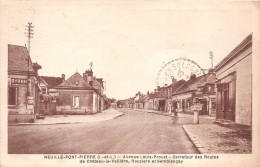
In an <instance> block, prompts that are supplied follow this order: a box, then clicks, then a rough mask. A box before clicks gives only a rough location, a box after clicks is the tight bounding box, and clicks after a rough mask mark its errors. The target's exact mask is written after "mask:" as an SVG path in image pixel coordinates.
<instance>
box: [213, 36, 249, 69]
mask: <svg viewBox="0 0 260 167" xmlns="http://www.w3.org/2000/svg"><path fill="white" fill-rule="evenodd" d="M248 44H251V45H252V33H251V34H249V35H248V36H247V37H246V38H245V39H244V40H243V41H242V42H241V43H240V44H239V45H238V46H237V47H235V48H234V49H233V50H232V51H231V52H230V53H229V54H228V55H227V56H226V57H225V58H224V59H223V60H222V61H220V62H219V63H218V64H217V65H216V66H215V68H214V71H218V70H219V69H220V68H221V67H222V66H223V65H225V64H226V63H227V62H229V61H230V59H232V58H233V57H234V56H236V55H237V53H238V52H239V51H240V50H241V49H242V48H244V47H245V46H247V45H248Z"/></svg>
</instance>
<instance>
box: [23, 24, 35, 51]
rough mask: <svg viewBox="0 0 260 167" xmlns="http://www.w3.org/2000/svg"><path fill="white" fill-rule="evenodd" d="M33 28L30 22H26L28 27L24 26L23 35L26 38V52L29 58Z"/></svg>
mask: <svg viewBox="0 0 260 167" xmlns="http://www.w3.org/2000/svg"><path fill="white" fill-rule="evenodd" d="M33 27H34V26H32V22H28V26H26V29H25V31H26V32H25V34H26V37H27V38H28V52H29V56H30V48H31V38H33V34H34V33H33Z"/></svg>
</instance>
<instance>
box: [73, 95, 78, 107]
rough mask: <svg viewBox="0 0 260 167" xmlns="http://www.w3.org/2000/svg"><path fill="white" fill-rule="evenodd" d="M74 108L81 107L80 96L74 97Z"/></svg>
mask: <svg viewBox="0 0 260 167" xmlns="http://www.w3.org/2000/svg"><path fill="white" fill-rule="evenodd" d="M73 107H79V96H73Z"/></svg>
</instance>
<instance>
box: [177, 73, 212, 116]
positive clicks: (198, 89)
mask: <svg viewBox="0 0 260 167" xmlns="http://www.w3.org/2000/svg"><path fill="white" fill-rule="evenodd" d="M215 81H216V77H215V74H214V73H213V70H209V72H208V73H207V74H204V75H202V76H198V77H196V75H195V74H193V75H191V76H190V79H189V80H188V81H186V82H184V83H183V84H182V86H181V87H179V88H178V89H177V90H176V91H175V92H173V94H172V100H173V102H174V106H175V108H177V112H185V113H192V112H193V111H192V108H191V106H192V105H193V104H194V103H200V104H202V110H201V111H200V114H205V115H211V114H213V113H214V103H216V93H215Z"/></svg>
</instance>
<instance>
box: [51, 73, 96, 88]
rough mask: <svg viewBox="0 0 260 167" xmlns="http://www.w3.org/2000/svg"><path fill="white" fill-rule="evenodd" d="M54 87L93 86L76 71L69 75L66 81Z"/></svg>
mask: <svg viewBox="0 0 260 167" xmlns="http://www.w3.org/2000/svg"><path fill="white" fill-rule="evenodd" d="M55 88H76V89H77V88H81V89H92V88H93V87H92V86H90V85H89V83H87V82H86V81H85V80H84V79H83V77H82V76H81V75H80V74H79V73H78V72H76V73H75V74H73V75H72V76H71V77H69V78H68V79H67V80H66V81H64V82H62V83H61V84H60V85H58V86H56V87H55Z"/></svg>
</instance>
